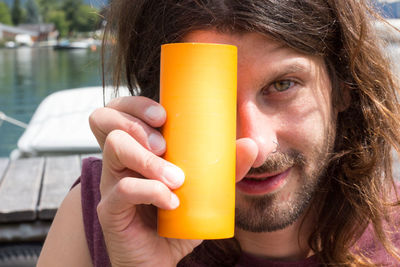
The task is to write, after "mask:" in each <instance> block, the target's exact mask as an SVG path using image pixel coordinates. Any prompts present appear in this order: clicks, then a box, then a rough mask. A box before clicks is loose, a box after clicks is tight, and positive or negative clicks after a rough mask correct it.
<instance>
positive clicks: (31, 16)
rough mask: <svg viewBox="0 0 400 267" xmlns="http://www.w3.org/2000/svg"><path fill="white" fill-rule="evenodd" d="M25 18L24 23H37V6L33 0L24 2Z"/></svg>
mask: <svg viewBox="0 0 400 267" xmlns="http://www.w3.org/2000/svg"><path fill="white" fill-rule="evenodd" d="M25 9H26V19H25V23H31V24H36V23H39V7H38V5H37V4H36V2H35V1H34V0H28V1H27V2H26V4H25Z"/></svg>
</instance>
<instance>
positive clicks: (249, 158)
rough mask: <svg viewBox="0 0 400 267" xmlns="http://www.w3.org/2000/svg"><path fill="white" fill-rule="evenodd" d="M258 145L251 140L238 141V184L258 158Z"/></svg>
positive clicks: (242, 139)
mask: <svg viewBox="0 0 400 267" xmlns="http://www.w3.org/2000/svg"><path fill="white" fill-rule="evenodd" d="M257 154H258V147H257V144H256V143H255V142H254V141H253V139H250V138H240V139H238V140H236V182H238V181H240V180H241V179H242V178H243V177H244V176H245V175H246V173H247V172H248V171H249V170H250V168H251V166H252V165H253V164H254V161H255V160H256V158H257Z"/></svg>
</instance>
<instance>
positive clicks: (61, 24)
mask: <svg viewBox="0 0 400 267" xmlns="http://www.w3.org/2000/svg"><path fill="white" fill-rule="evenodd" d="M48 22H51V23H54V25H55V26H56V28H57V30H58V33H59V34H60V37H65V36H67V34H68V32H69V24H68V22H67V20H66V19H65V13H64V11H62V10H54V11H50V12H49V13H48Z"/></svg>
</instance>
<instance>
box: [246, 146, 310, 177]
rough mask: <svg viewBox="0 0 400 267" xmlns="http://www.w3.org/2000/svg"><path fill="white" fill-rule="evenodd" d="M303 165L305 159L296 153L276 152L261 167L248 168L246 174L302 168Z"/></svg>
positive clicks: (292, 151) (293, 151) (291, 151)
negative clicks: (292, 167) (294, 167)
mask: <svg viewBox="0 0 400 267" xmlns="http://www.w3.org/2000/svg"><path fill="white" fill-rule="evenodd" d="M305 164H306V159H305V157H304V156H303V154H302V153H300V152H298V151H295V150H290V151H288V152H281V151H277V152H276V153H271V154H270V155H269V156H268V158H267V159H266V160H265V162H264V163H263V164H262V165H261V166H259V167H257V168H250V170H249V172H248V174H262V173H270V172H278V171H282V170H285V169H287V168H289V167H291V166H294V165H297V166H304V165H305Z"/></svg>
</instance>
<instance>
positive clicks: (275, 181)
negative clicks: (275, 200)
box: [236, 168, 292, 195]
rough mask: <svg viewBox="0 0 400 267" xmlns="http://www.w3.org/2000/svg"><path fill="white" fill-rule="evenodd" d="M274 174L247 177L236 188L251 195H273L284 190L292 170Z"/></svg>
mask: <svg viewBox="0 0 400 267" xmlns="http://www.w3.org/2000/svg"><path fill="white" fill-rule="evenodd" d="M291 169H292V168H288V169H287V170H285V171H283V172H280V173H273V174H269V173H266V174H257V175H247V176H246V177H244V178H243V179H242V180H241V181H240V182H238V183H236V188H237V189H238V190H239V191H241V192H243V193H245V194H249V195H265V194H270V193H273V192H275V191H277V190H279V189H280V188H282V187H283V186H284V185H285V184H286V183H287V180H288V179H287V178H288V176H289V173H290V170H291Z"/></svg>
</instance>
